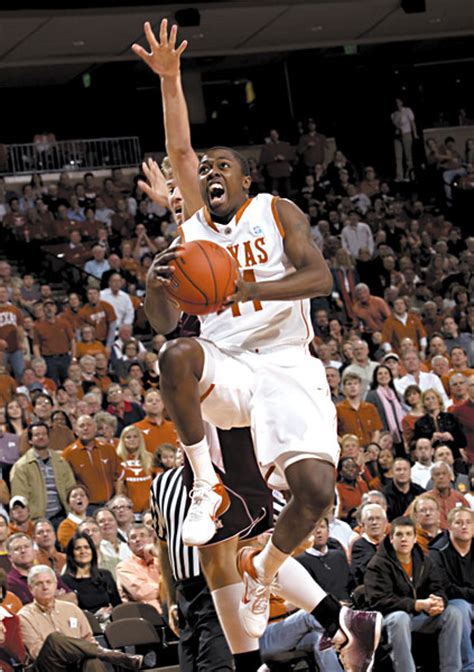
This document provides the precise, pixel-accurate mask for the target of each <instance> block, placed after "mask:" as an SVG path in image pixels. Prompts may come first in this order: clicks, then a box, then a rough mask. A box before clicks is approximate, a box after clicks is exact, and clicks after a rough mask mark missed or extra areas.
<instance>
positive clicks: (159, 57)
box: [132, 19, 188, 77]
mask: <svg viewBox="0 0 474 672" xmlns="http://www.w3.org/2000/svg"><path fill="white" fill-rule="evenodd" d="M144 31H145V37H146V39H147V42H148V46H149V47H150V51H149V52H148V51H146V49H144V48H143V47H141V46H140V45H139V44H132V50H133V52H134V53H135V54H136V55H137V56H140V58H141V59H142V60H143V61H145V63H146V64H147V65H148V67H149V68H150V69H151V70H153V72H156V74H157V75H159V76H160V77H176V76H177V75H178V73H179V62H180V58H181V55H182V54H183V52H184V50H185V49H186V47H187V46H188V43H187V41H186V40H183V42H181V44H180V45H179V47H176V35H177V33H178V27H177V26H176V25H174V26H172V28H171V30H170V34H169V37H168V20H167V19H163V20H162V22H161V25H160V37H159V39H158V40H157V39H156V36H155V34H154V32H153V30H152V27H151V25H150V23H149V21H146V22H145V26H144Z"/></svg>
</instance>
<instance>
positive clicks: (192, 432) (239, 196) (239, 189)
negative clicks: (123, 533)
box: [148, 29, 380, 670]
mask: <svg viewBox="0 0 474 672" xmlns="http://www.w3.org/2000/svg"><path fill="white" fill-rule="evenodd" d="M162 33H163V30H162ZM165 34H166V29H165ZM172 35H173V32H172ZM160 37H161V38H162V44H163V34H161V35H160ZM175 37H176V31H175V32H174V40H172V39H171V37H170V47H171V49H174V43H175ZM149 42H150V39H149ZM150 46H151V47H152V52H153V47H154V45H153V44H152V43H151V42H150ZM181 53H182V50H181ZM152 55H153V53H152ZM152 55H151V56H152ZM148 56H150V55H148ZM199 182H200V193H201V198H202V200H203V202H204V203H205V207H204V208H202V209H200V210H199V211H198V212H197V213H196V214H195V215H194V216H193V217H192V218H191V219H189V220H188V221H187V222H185V223H184V224H183V225H182V227H181V236H182V239H184V240H195V239H207V240H213V241H215V242H217V243H218V244H220V245H222V246H224V247H226V248H227V249H228V250H229V252H230V253H231V254H232V255H233V256H234V257H235V258H236V259H237V261H238V263H239V265H240V266H241V269H242V279H241V280H239V282H238V286H237V290H236V292H235V294H234V295H233V296H232V297H229V308H228V309H227V310H225V311H224V312H222V313H220V314H215V315H210V316H205V317H204V318H203V319H202V321H201V331H202V336H201V338H200V339H178V340H176V341H174V342H172V343H170V344H169V345H168V346H167V347H166V348H165V349H164V352H163V356H162V358H161V361H160V372H161V374H162V393H163V394H164V399H165V403H166V405H167V408H168V411H169V412H170V414H171V416H172V418H173V420H174V422H175V424H176V426H177V428H178V432H179V434H180V437H181V440H182V441H183V443H184V444H185V450H186V453H187V455H188V458H189V461H190V463H191V465H192V468H193V471H194V474H195V478H196V480H195V487H194V493H193V503H192V506H191V509H190V516H189V518H188V522H189V524H188V525H187V528H186V529H185V530H184V532H183V536H185V537H186V541H187V542H188V543H191V544H196V545H200V544H205V543H206V542H207V541H208V540H209V539H210V538H211V537H212V536H213V535H214V533H215V518H216V515H218V509H219V506H220V505H221V504H222V500H223V491H222V488H221V487H220V484H219V482H218V479H217V477H216V474H215V471H214V469H213V467H212V462H211V460H210V457H209V449H208V446H207V442H206V439H205V435H204V426H203V418H205V419H206V420H208V421H209V422H210V423H212V424H214V425H216V426H218V427H221V428H223V429H225V428H230V427H234V426H237V427H238V426H242V427H244V426H248V425H250V426H251V427H252V431H253V439H254V443H255V445H256V452H257V458H258V460H259V462H260V466H261V468H262V470H263V473H265V474H266V476H267V477H268V478H269V479H274V478H275V477H276V481H274V482H275V483H276V484H278V485H280V487H282V486H284V485H286V484H287V485H288V486H289V488H290V490H291V491H292V495H293V496H292V499H291V501H290V502H289V504H288V505H287V507H285V509H284V511H283V512H282V514H281V516H280V519H279V521H278V523H277V526H276V528H275V532H274V535H273V538H272V540H271V541H270V542H269V544H268V545H267V546H266V548H265V549H264V550H263V551H262V552H261V553H259V554H257V555H255V552H254V551H251V550H249V549H244V552H243V554H242V555H241V562H240V564H241V569H242V571H243V575H244V579H245V581H246V589H247V590H246V598H247V599H245V600H244V606H243V609H242V612H241V613H242V618H243V623H244V625H245V627H246V629H247V631H248V632H249V634H252V635H254V636H255V637H257V636H259V635H260V634H261V633H262V632H263V630H264V628H265V627H266V623H267V618H268V598H269V593H270V584H271V582H272V580H273V579H274V577H275V576H276V574H277V573H278V570H279V569H280V568H281V567H282V565H283V564H284V563H285V561H287V559H288V557H289V555H290V553H291V552H292V551H293V550H294V548H296V546H298V544H299V543H301V542H302V541H303V539H305V538H306V537H307V536H308V534H309V533H310V532H311V531H312V529H313V527H314V525H315V523H316V522H317V521H318V520H319V518H320V517H321V516H322V514H323V513H324V511H325V510H326V509H327V508H328V507H329V506H330V505H331V504H332V500H333V495H334V484H335V469H334V466H335V464H336V463H337V459H338V452H339V451H338V444H337V438H336V426H335V423H336V420H335V410H334V406H333V405H332V402H331V400H330V394H329V389H328V386H327V383H326V380H325V376H324V370H323V367H322V365H321V364H320V362H318V361H316V360H314V359H313V358H311V357H310V356H309V354H308V352H307V344H308V343H309V341H310V340H311V338H312V329H311V327H310V322H309V305H308V303H309V301H308V299H309V297H312V296H318V295H323V294H326V293H328V292H329V291H330V288H331V276H330V273H329V269H328V268H327V265H326V263H325V261H324V259H323V258H322V256H321V254H320V252H319V250H318V249H317V248H316V247H315V246H314V245H313V243H312V241H311V238H310V236H309V231H308V228H309V227H308V223H307V219H306V216H305V215H304V213H302V212H301V211H300V210H299V209H298V208H297V207H296V206H295V205H294V204H293V203H291V202H289V201H281V200H279V199H274V198H273V197H272V196H270V195H267V194H263V195H260V196H258V197H257V198H255V199H253V200H252V199H248V188H249V186H250V177H249V174H248V167H247V165H246V161H245V159H244V158H243V157H241V156H240V155H239V154H238V153H236V152H234V151H233V150H231V149H228V148H222V147H217V148H214V149H212V150H209V151H208V152H207V153H206V154H205V156H204V157H203V158H202V160H201V162H200V164H199ZM179 253H180V252H179V248H177V249H175V250H172V251H168V252H165V253H163V254H162V255H159V256H158V257H157V258H156V259H155V262H154V264H153V268H152V271H151V274H152V275H153V276H154V288H155V291H154V294H153V306H151V305H150V302H148V304H149V315H150V321H151V322H152V323H153V326H154V327H155V328H157V329H158V330H159V331H161V333H168V332H169V331H172V330H173V328H174V327H175V326H176V323H177V320H178V317H179V313H178V311H177V310H176V308H175V307H174V306H173V305H172V304H170V302H169V301H168V299H167V297H166V293H165V291H164V289H165V287H166V285H167V283H168V282H169V280H168V276H169V275H170V273H171V267H170V264H171V263H172V260H173V259H174V258H176V256H178V255H179ZM160 284H161V287H160ZM201 401H202V403H201ZM315 600H316V605H315V607H314V611H313V612H312V613H314V614H315V615H316V617H317V618H318V620H320V622H322V624H323V625H326V624H328V623H330V622H333V623H337V624H338V626H339V624H340V625H341V628H342V630H343V631H344V632H345V634H346V636H347V637H348V639H349V645H350V646H347V647H346V648H347V649H349V648H350V649H352V654H356V655H355V658H356V659H357V665H356V666H355V667H354V665H353V666H352V668H351V669H357V670H368V669H370V668H371V667H372V660H373V650H374V647H376V645H377V643H378V636H379V630H380V618H379V615H378V614H366V615H362V616H366V618H365V620H364V618H360V616H361V615H360V614H358V615H357V616H355V614H354V612H350V611H349V610H346V609H345V608H343V609H342V611H341V607H340V605H339V604H338V603H337V601H336V600H334V598H331V597H330V596H328V595H326V594H325V593H324V591H322V590H321V589H319V594H318V595H317V596H316V598H315ZM354 618H357V619H358V620H357V624H356V623H355V621H354ZM336 629H337V628H336ZM328 630H329V631H330V628H328ZM355 630H358V635H359V639H358V641H355V638H356V635H355V634H354V631H355ZM369 640H370V641H369ZM356 649H358V651H356ZM357 654H358V655H357Z"/></svg>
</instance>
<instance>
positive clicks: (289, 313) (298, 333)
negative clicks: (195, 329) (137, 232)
mask: <svg viewBox="0 0 474 672" xmlns="http://www.w3.org/2000/svg"><path fill="white" fill-rule="evenodd" d="M180 233H181V238H182V240H183V242H191V241H193V240H210V241H212V242H214V243H216V244H217V245H220V246H221V247H224V248H226V249H227V251H228V252H229V254H231V255H232V256H233V257H234V259H235V260H236V261H237V263H238V265H239V270H240V273H241V274H242V276H243V279H244V280H246V281H248V282H255V281H256V282H259V281H264V280H278V279H279V278H281V277H283V276H284V275H286V274H287V273H290V272H293V271H294V270H295V269H294V267H293V266H292V265H291V263H290V262H289V260H288V258H287V256H286V254H285V251H284V248H283V238H284V235H285V234H284V230H283V227H282V225H281V223H280V220H279V217H278V213H277V209H276V199H275V198H274V197H273V196H271V195H270V194H259V195H258V196H256V197H255V198H251V199H249V200H248V201H246V203H244V205H242V206H241V208H240V209H239V210H238V211H237V213H236V214H235V216H234V217H233V218H232V220H231V221H230V222H229V223H228V224H217V223H215V222H213V221H212V220H211V218H210V215H209V213H208V211H207V209H206V208H201V210H199V211H198V212H196V213H195V214H194V215H193V216H192V217H191V218H190V219H188V220H187V221H186V222H184V224H183V225H182V226H181V227H180ZM309 305H310V304H309V299H304V300H301V301H261V302H260V301H248V302H246V303H239V304H237V305H234V306H232V307H231V308H228V309H227V310H225V311H224V312H223V313H220V314H219V315H218V314H217V313H212V314H210V315H203V316H200V317H199V319H200V321H201V336H202V337H203V338H207V339H208V340H210V341H212V342H214V343H216V344H217V345H220V346H222V347H232V346H234V347H239V348H243V349H245V350H260V349H264V348H266V347H275V346H281V345H305V344H307V343H309V342H310V341H311V339H312V338H313V335H314V334H313V329H312V326H311V320H310V309H309Z"/></svg>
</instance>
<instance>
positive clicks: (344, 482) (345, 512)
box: [336, 457, 369, 523]
mask: <svg viewBox="0 0 474 672" xmlns="http://www.w3.org/2000/svg"><path fill="white" fill-rule="evenodd" d="M338 471H339V479H338V482H337V484H336V490H337V494H338V497H339V508H338V513H337V517H338V518H342V519H344V520H346V521H347V522H348V523H351V522H354V516H355V513H356V509H357V508H358V507H359V506H360V504H361V502H362V495H363V494H364V493H366V492H369V486H368V485H367V483H366V482H365V481H364V480H363V479H362V478H360V476H359V467H358V466H357V462H356V461H355V460H353V459H352V457H345V458H343V459H342V460H341V461H340V463H339V469H338Z"/></svg>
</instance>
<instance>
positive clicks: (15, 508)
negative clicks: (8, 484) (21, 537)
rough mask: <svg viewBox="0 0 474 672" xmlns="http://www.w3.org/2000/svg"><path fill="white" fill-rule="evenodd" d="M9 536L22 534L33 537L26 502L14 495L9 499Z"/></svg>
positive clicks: (19, 496)
mask: <svg viewBox="0 0 474 672" xmlns="http://www.w3.org/2000/svg"><path fill="white" fill-rule="evenodd" d="M8 527H9V530H10V536H11V535H12V534H16V533H17V532H22V533H23V534H26V535H27V536H28V537H31V536H33V521H32V520H31V512H30V507H29V506H28V500H27V499H26V497H23V496H22V495H15V497H12V498H11V499H10V524H9V526H8Z"/></svg>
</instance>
